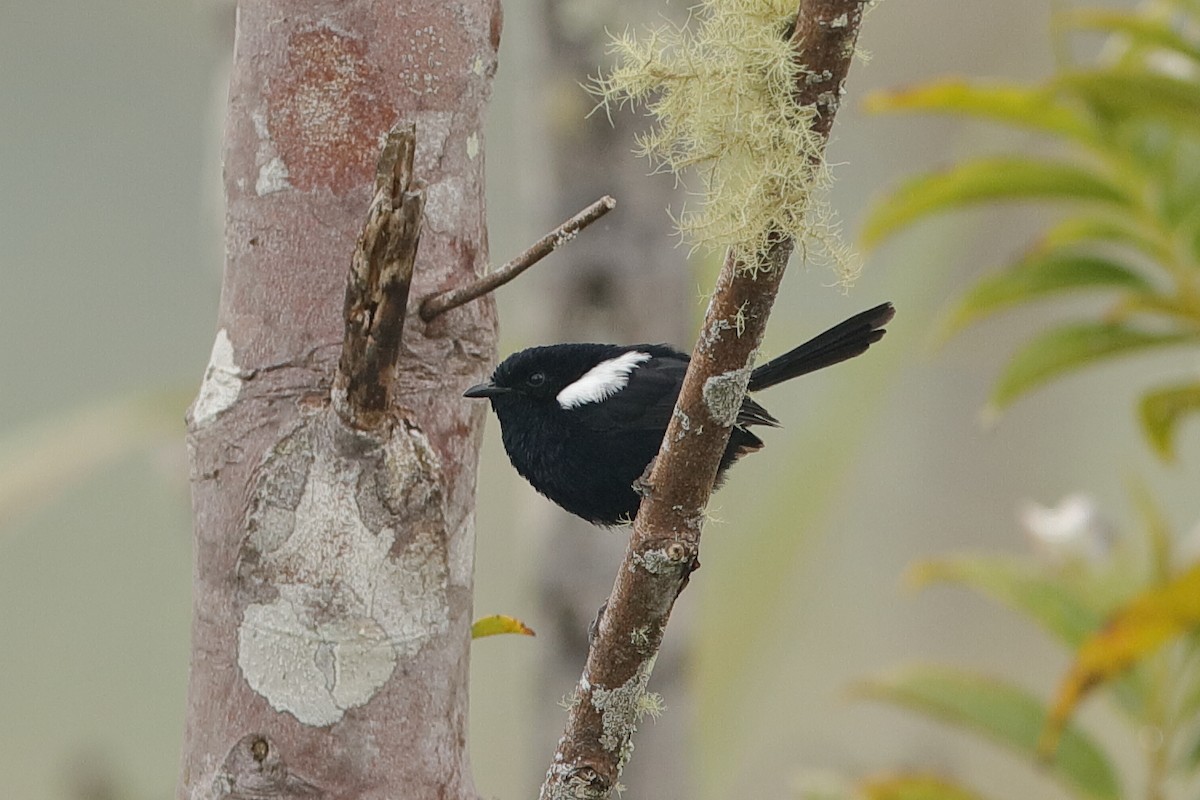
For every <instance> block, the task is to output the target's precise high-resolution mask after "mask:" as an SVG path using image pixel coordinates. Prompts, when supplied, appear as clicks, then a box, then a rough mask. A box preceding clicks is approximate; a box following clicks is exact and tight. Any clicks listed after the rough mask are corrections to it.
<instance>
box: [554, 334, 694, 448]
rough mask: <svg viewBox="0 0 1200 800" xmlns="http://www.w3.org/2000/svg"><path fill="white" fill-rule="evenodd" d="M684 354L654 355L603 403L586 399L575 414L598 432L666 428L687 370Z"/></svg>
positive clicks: (577, 418) (581, 421)
mask: <svg viewBox="0 0 1200 800" xmlns="http://www.w3.org/2000/svg"><path fill="white" fill-rule="evenodd" d="M687 365H688V362H687V357H686V356H684V355H683V354H678V355H676V354H666V355H658V354H656V355H654V356H653V357H652V358H650V359H649V360H648V361H645V362H643V363H641V364H639V365H638V366H637V368H636V369H634V370H633V371H632V372H631V373H630V375H629V381H628V383H626V384H625V386H624V387H623V388H622V389H621V390H620V391H618V392H617V393H616V394H614V395H613V396H611V397H609V398H606V399H605V400H603V401H602V402H599V403H586V404H584V405H581V406H579V407H578V408H576V409H574V410H573V412H572V416H573V417H574V418H575V419H576V420H577V421H578V422H579V423H580V424H581V425H583V426H585V427H587V428H589V429H591V430H593V431H596V432H598V433H610V432H618V431H619V432H622V433H625V432H632V431H657V432H658V433H659V434H660V435H661V434H662V433H663V432H665V431H666V429H667V423H668V422H670V420H671V411H672V409H674V408H675V399H676V398H677V397H678V396H679V387H680V386H681V385H682V384H683V376H684V373H686V372H687Z"/></svg>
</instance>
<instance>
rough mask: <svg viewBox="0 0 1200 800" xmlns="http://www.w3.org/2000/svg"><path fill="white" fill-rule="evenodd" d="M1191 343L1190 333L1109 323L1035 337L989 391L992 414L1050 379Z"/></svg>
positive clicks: (1070, 326)
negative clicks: (1151, 330) (1114, 359)
mask: <svg viewBox="0 0 1200 800" xmlns="http://www.w3.org/2000/svg"><path fill="white" fill-rule="evenodd" d="M1193 339H1195V334H1191V333H1147V332H1145V331H1139V330H1134V329H1133V328H1127V327H1125V326H1123V325H1115V324H1112V323H1082V324H1078V325H1069V326H1066V327H1063V328H1056V329H1054V330H1050V331H1047V332H1046V333H1043V334H1042V335H1041V336H1038V337H1037V338H1035V339H1034V340H1033V341H1031V342H1029V343H1028V344H1026V345H1025V346H1024V347H1023V348H1022V349H1021V350H1019V351H1018V352H1017V354H1016V355H1015V356H1013V358H1012V360H1011V361H1010V362H1009V364H1008V366H1007V367H1006V368H1005V370H1004V374H1003V375H1001V376H1000V380H999V381H998V382H997V384H996V388H995V389H994V390H993V391H992V398H991V402H990V403H989V411H991V412H996V411H999V410H1001V409H1003V408H1005V407H1007V406H1008V405H1010V404H1011V403H1012V402H1013V401H1014V400H1016V399H1017V398H1018V397H1020V396H1021V395H1023V394H1025V393H1026V392H1028V391H1029V390H1031V389H1034V388H1036V387H1038V386H1041V385H1042V384H1043V383H1045V382H1046V381H1048V380H1050V379H1051V378H1055V377H1057V376H1059V375H1061V374H1063V373H1065V372H1070V371H1072V370H1076V369H1079V368H1080V367H1084V366H1087V365H1088V364H1091V363H1092V362H1094V361H1100V360H1102V359H1105V358H1111V357H1112V356H1117V355H1123V354H1126V353H1131V352H1134V351H1137V350H1145V349H1147V348H1150V347H1158V346H1161V345H1169V344H1178V343H1180V342H1185V341H1189V340H1193Z"/></svg>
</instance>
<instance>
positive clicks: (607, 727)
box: [592, 656, 660, 769]
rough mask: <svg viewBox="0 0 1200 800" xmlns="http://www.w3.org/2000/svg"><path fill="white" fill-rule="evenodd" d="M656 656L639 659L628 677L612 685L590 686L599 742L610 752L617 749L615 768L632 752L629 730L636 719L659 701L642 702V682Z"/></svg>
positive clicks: (652, 665) (619, 766)
mask: <svg viewBox="0 0 1200 800" xmlns="http://www.w3.org/2000/svg"><path fill="white" fill-rule="evenodd" d="M655 658H656V656H651V657H649V658H647V659H646V660H645V661H643V662H642V663H641V664H640V665H639V666H638V669H637V671H636V672H635V673H634V675H633V677H631V678H630V679H629V680H628V681H626V682H625V683H624V684H623V685H621V686H618V687H617V688H615V689H604V688H602V687H599V686H593V687H592V707H593V708H595V709H596V711H598V712H600V718H601V721H602V724H603V726H604V732H603V733H602V734H601V736H600V746H601V747H603V748H604V749H605V750H608V751H609V752H610V753H612V752H617V751H620V752H619V760H618V769H620V768H622V767H624V766H625V763H626V762H627V761H628V760H629V757H630V755H632V754H633V734H634V733H635V732H636V731H637V724H638V721H639V720H640V719H641V718H642V716H643V715H645V714H646V713H647V712H648V711H649V710H650V708H651V707H655V708H658V707H659V706H660V701H659V700H657V699H656V700H655V702H652V703H650V704H647V702H646V697H647V694H646V684H647V683H648V682H649V681H650V673H651V672H652V671H653V670H654V661H655Z"/></svg>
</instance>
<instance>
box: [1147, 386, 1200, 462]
mask: <svg viewBox="0 0 1200 800" xmlns="http://www.w3.org/2000/svg"><path fill="white" fill-rule="evenodd" d="M1197 412H1200V383H1186V384H1181V385H1179V386H1169V387H1167V388H1165V389H1156V390H1154V391H1152V392H1150V393H1149V394H1147V395H1145V396H1144V397H1143V398H1142V401H1141V403H1140V404H1139V405H1138V415H1139V416H1140V417H1141V420H1142V430H1143V431H1145V433H1146V438H1148V439H1149V440H1150V444H1151V445H1153V446H1154V450H1155V452H1157V453H1158V455H1159V456H1160V457H1161V458H1162V459H1163V460H1164V461H1174V460H1175V434H1176V433H1177V431H1178V428H1179V423H1180V421H1181V420H1182V419H1183V418H1184V417H1185V416H1187V415H1188V414H1195V413H1197Z"/></svg>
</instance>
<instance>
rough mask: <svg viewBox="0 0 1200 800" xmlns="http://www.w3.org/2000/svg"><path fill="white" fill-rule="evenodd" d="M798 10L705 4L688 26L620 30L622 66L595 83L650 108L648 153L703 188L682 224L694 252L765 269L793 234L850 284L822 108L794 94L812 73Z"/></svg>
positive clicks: (607, 94)
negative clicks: (799, 33) (781, 241)
mask: <svg viewBox="0 0 1200 800" xmlns="http://www.w3.org/2000/svg"><path fill="white" fill-rule="evenodd" d="M795 14H796V3H795V0H701V2H700V3H699V4H698V5H697V6H696V7H695V9H694V10H693V13H692V16H691V19H690V20H689V21H688V23H687V24H685V25H683V26H679V27H675V26H671V25H663V26H659V27H657V28H652V29H649V30H647V31H646V32H645V33H643V34H639V35H634V34H632V33H630V32H626V33H624V34H622V35H620V36H614V37H613V41H612V45H611V48H610V49H611V51H612V53H613V54H614V55H615V56H616V61H617V65H616V66H615V67H614V68H613V69H612V70H611V71H610V72H608V73H606V74H603V75H601V76H600V77H598V78H596V79H595V80H594V81H593V85H592V87H591V88H592V91H593V92H594V93H595V94H596V95H597V96H598V97H599V98H600V100H601V104H602V105H603V106H605V107H606V108H611V107H620V106H622V105H624V104H626V103H633V104H640V105H642V106H644V107H645V108H646V110H647V111H649V113H650V114H651V115H652V116H653V117H654V118H655V119H656V121H657V123H656V125H655V126H654V127H653V128H652V129H651V130H650V131H649V132H648V133H646V134H644V135H642V136H641V137H639V139H638V143H637V144H638V147H637V152H638V153H639V154H640V155H644V156H647V157H649V158H650V159H651V161H652V162H653V163H654V164H655V166H656V168H657V169H659V170H662V171H667V172H671V173H674V174H675V175H676V176H677V177H678V179H679V180H681V181H683V182H684V183H685V184H690V185H691V188H692V191H693V193H694V195H695V196H696V197H697V204H696V206H695V207H694V208H685V209H684V210H683V211H682V212H681V213H680V214H679V215H678V217H677V218H676V224H677V225H678V227H679V230H680V233H681V234H682V235H683V236H684V238H685V240H686V241H688V242H689V243H690V244H691V245H692V246H693V247H698V248H701V249H703V250H717V251H720V250H726V249H728V250H730V251H732V254H733V255H734V257H736V258H738V259H739V261H740V262H741V263H743V264H747V265H751V266H753V267H758V266H761V265H762V261H761V259H758V258H755V257H754V256H755V255H756V254H757V253H761V252H765V251H766V250H767V248H768V246H769V244H770V241H771V239H772V237H773V236H776V235H778V234H779V233H782V234H785V235H787V236H790V237H792V238H794V239H795V241H796V242H797V245H798V246H799V248H800V249H801V253H802V254H803V255H804V256H805V257H806V258H809V259H810V260H814V261H817V262H825V263H828V264H830V265H831V266H833V267H834V268H835V269H836V271H837V272H838V274H839V279H840V280H841V281H842V282H843V283H849V282H851V281H852V280H853V279H854V277H855V275H856V274H857V271H858V267H857V265H856V259H855V257H854V256H853V254H852V253H851V252H850V250H849V249H848V248H847V246H846V245H845V244H844V243H843V242H842V241H841V239H840V237H839V235H838V226H837V223H836V220H835V218H834V215H833V212H832V210H831V209H830V208H829V205H828V204H827V203H826V202H825V201H824V200H823V199H822V198H823V195H824V193H825V191H826V190H827V189H828V186H829V184H830V180H831V179H830V175H829V170H828V167H827V166H826V164H825V161H824V158H823V155H822V154H823V149H824V142H823V140H822V137H821V136H819V135H818V134H816V133H813V132H812V131H811V130H810V127H809V126H810V122H811V120H812V117H813V115H814V113H815V110H814V109H813V108H812V107H807V106H798V105H797V104H796V103H795V102H794V101H793V89H794V87H795V86H796V85H797V81H798V80H803V79H804V77H803V73H804V71H805V68H804V67H803V65H801V64H799V63H797V61H796V59H795V58H794V53H793V51H792V47H791V45H790V44H789V42H788V40H787V36H786V33H787V31H788V30H789V28H790V26H791V24H792V22H793V20H794V18H795Z"/></svg>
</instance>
